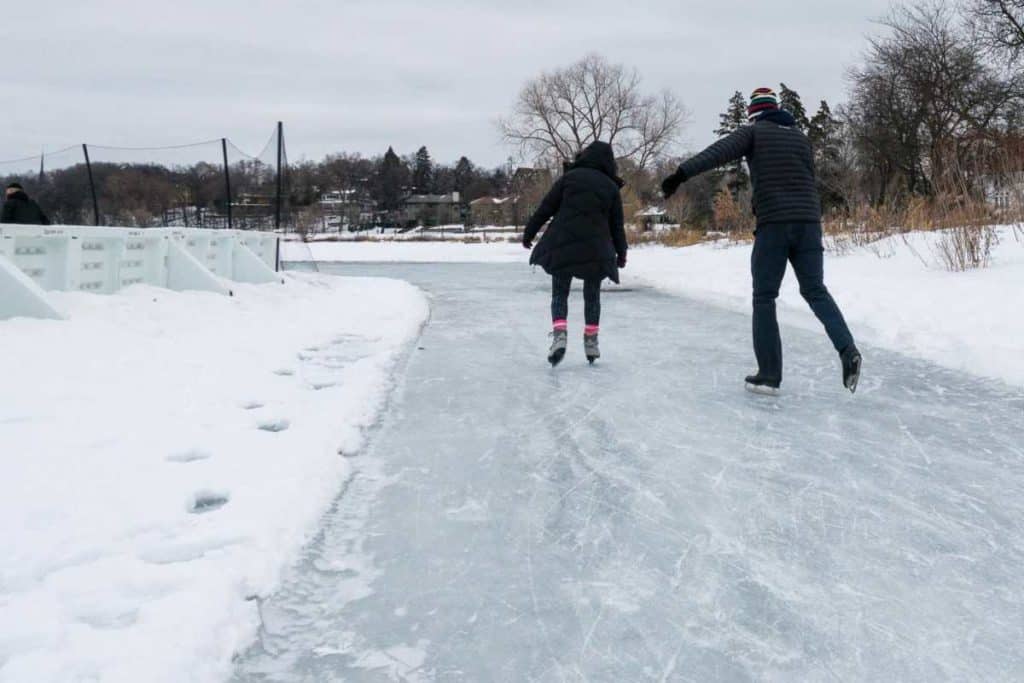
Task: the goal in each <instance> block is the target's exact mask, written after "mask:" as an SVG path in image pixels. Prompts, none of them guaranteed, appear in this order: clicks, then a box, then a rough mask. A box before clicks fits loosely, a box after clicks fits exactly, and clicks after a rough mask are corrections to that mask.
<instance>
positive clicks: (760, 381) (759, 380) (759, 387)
mask: <svg viewBox="0 0 1024 683" xmlns="http://www.w3.org/2000/svg"><path fill="white" fill-rule="evenodd" d="M780 384H781V382H779V380H777V379H771V378H768V377H764V376H763V375H762V374H761V373H760V372H759V373H757V374H756V375H748V376H747V379H746V385H745V386H746V389H747V391H749V392H750V393H752V394H761V395H762V396H778V395H779V385H780Z"/></svg>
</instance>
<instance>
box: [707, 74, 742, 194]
mask: <svg viewBox="0 0 1024 683" xmlns="http://www.w3.org/2000/svg"><path fill="white" fill-rule="evenodd" d="M747 123H748V120H747V100H746V98H745V97H743V93H741V92H740V91H739V90H737V91H736V92H735V93H733V96H732V97H730V98H729V107H728V109H726V110H725V111H724V112H723V113H722V114H720V115H719V117H718V128H716V129H715V135H719V136H722V137H724V136H726V135H728V134H729V133H732V132H733V131H735V130H737V129H738V128H741V127H743V126H745V125H747ZM723 178H724V179H725V182H726V186H727V187H728V188H729V192H730V193H731V194H732V196H733V199H736V198H737V197H738V196H739V194H740V192H742V191H743V190H746V189H747V188H748V187H750V175H749V174H748V173H747V167H746V165H745V164H744V162H743V160H742V159H740V160H739V161H737V162H736V165H735V166H731V167H729V169H727V170H726V171H724V172H723V171H719V172H717V173H716V174H714V181H715V185H718V184H719V183H720V182H721V181H722V179H723Z"/></svg>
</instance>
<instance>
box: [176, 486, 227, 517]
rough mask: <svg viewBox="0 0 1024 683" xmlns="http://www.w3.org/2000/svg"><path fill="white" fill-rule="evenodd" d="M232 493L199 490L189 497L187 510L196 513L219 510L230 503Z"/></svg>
mask: <svg viewBox="0 0 1024 683" xmlns="http://www.w3.org/2000/svg"><path fill="white" fill-rule="evenodd" d="M229 500H231V494H229V493H228V492H227V491H209V490H203V491H197V492H195V493H193V494H192V495H191V496H189V498H188V504H187V506H186V507H187V510H188V511H189V512H191V513H192V514H194V515H201V514H205V513H207V512H213V511H214V510H219V509H220V508H222V507H224V506H225V505H227V504H228V501H229Z"/></svg>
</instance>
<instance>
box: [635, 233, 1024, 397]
mask: <svg viewBox="0 0 1024 683" xmlns="http://www.w3.org/2000/svg"><path fill="white" fill-rule="evenodd" d="M999 237H1000V241H999V245H998V246H997V247H996V248H995V250H994V252H993V257H994V258H993V263H992V265H991V266H990V267H989V268H984V269H980V270H974V271H968V272H962V273H952V272H949V271H947V270H945V269H943V268H942V267H941V266H940V265H939V257H938V254H937V249H938V246H937V245H938V234H937V233H913V234H910V235H908V236H907V237H906V239H904V238H903V237H891V238H888V239H886V240H883V241H881V242H878V243H875V244H873V245H870V246H867V247H859V248H854V249H852V250H851V251H850V252H849V253H847V254H844V255H833V254H827V255H826V257H825V284H826V285H827V286H828V287H829V289H830V290H831V292H832V295H833V296H834V297H835V298H836V301H838V303H839V306H840V308H842V310H843V314H844V315H845V316H846V318H847V321H848V322H849V323H850V328H851V329H852V331H853V334H854V337H856V338H857V339H858V341H864V342H869V343H872V344H876V345H879V346H884V347H886V348H888V349H892V350H893V351H898V352H900V353H906V354H910V355H913V356H917V357H919V358H924V359H927V360H930V361H933V362H936V363H939V364H941V365H944V366H946V367H949V368H953V369H956V370H963V371H966V372H972V373H975V374H979V375H982V376H985V377H991V378H996V379H1002V380H1005V381H1007V382H1011V383H1014V384H1019V385H1024V353H1021V349H1022V344H1021V340H1022V339H1024V315H1022V314H1021V311H1024V237H1018V236H1017V235H1015V234H1014V232H1013V231H1012V230H1010V229H1002V230H1000V231H999ZM627 273H628V277H629V278H630V279H631V280H634V281H635V280H641V281H644V282H646V283H649V284H651V285H653V286H655V287H657V288H659V289H662V290H664V291H667V292H673V293H680V294H685V295H687V296H695V297H699V298H701V299H704V300H707V301H711V302H713V303H716V304H719V305H722V306H725V307H728V308H731V309H734V310H741V311H749V310H750V246H749V245H744V246H729V245H726V244H702V245H698V246H695V247H689V248H686V249H668V248H664V247H650V248H644V249H639V250H636V251H635V252H634V254H633V258H632V261H631V263H630V267H629V269H628V271H627ZM779 301H780V304H781V309H780V315H779V318H780V322H782V323H783V324H790V325H797V326H800V327H803V328H806V329H813V330H819V329H820V324H819V323H818V321H817V320H816V319H815V318H814V316H813V314H812V313H811V311H810V309H809V308H808V306H807V304H806V303H805V302H804V300H803V299H802V298H801V297H800V292H799V288H798V286H797V281H796V277H794V275H793V272H792V270H791V269H790V270H789V272H787V274H786V279H785V281H784V282H783V287H782V290H781V292H780V297H779ZM869 366H870V361H868V366H867V368H866V371H867V372H870V367H869Z"/></svg>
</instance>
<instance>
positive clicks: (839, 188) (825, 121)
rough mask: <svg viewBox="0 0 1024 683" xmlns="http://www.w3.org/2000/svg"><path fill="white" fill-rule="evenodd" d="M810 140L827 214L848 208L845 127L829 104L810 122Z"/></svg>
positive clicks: (808, 136) (822, 202)
mask: <svg viewBox="0 0 1024 683" xmlns="http://www.w3.org/2000/svg"><path fill="white" fill-rule="evenodd" d="M807 139H808V140H810V142H811V146H812V147H813V148H814V166H815V170H816V173H817V177H818V191H819V192H820V194H821V204H822V208H823V209H824V210H826V211H827V210H829V209H836V208H841V207H843V206H845V205H846V197H845V193H844V192H843V185H842V180H843V177H844V166H843V123H842V121H840V120H839V119H837V118H835V117H834V116H833V115H832V110H831V109H830V108H829V106H828V102H826V101H825V100H822V101H821V106H820V107H819V108H818V113H816V114H815V115H814V118H812V119H811V120H810V121H809V122H808V127H807Z"/></svg>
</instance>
